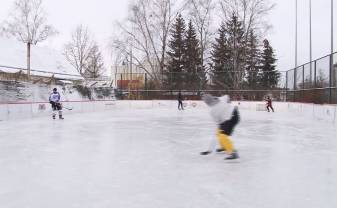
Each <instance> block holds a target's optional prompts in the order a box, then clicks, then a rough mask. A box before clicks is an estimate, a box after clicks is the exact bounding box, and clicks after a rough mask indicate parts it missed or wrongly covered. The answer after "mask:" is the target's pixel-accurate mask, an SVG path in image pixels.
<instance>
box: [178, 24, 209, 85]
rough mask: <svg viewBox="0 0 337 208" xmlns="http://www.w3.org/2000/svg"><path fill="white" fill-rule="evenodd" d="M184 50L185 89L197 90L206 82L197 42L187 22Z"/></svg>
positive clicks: (192, 29) (194, 33) (191, 26)
mask: <svg viewBox="0 0 337 208" xmlns="http://www.w3.org/2000/svg"><path fill="white" fill-rule="evenodd" d="M184 42H185V50H184V55H183V57H184V70H185V72H186V76H185V80H184V81H185V84H186V88H189V89H199V88H200V87H202V86H203V85H204V83H205V82H206V74H205V70H204V67H203V66H202V60H201V49H200V44H199V40H198V39H197V35H196V32H195V28H194V27H193V25H192V21H190V22H189V24H188V28H187V31H186V34H185V41H184Z"/></svg>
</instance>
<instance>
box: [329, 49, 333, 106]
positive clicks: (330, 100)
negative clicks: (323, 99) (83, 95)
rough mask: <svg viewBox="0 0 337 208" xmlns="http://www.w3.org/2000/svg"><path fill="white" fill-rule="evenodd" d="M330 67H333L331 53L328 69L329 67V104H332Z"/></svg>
mask: <svg viewBox="0 0 337 208" xmlns="http://www.w3.org/2000/svg"><path fill="white" fill-rule="evenodd" d="M332 67H333V54H331V55H330V69H329V104H332V87H333V86H332Z"/></svg>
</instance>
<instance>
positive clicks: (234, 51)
mask: <svg viewBox="0 0 337 208" xmlns="http://www.w3.org/2000/svg"><path fill="white" fill-rule="evenodd" d="M218 34H219V37H218V38H216V39H215V44H213V50H212V52H211V55H212V69H213V82H215V83H216V85H217V86H220V87H221V88H224V89H238V88H240V87H241V85H242V83H243V78H244V68H245V65H244V60H245V37H244V30H243V26H242V23H241V22H240V21H239V20H238V18H237V17H236V16H235V15H233V16H232V18H231V19H230V20H228V21H227V22H226V23H223V24H222V25H221V26H220V29H219V30H218Z"/></svg>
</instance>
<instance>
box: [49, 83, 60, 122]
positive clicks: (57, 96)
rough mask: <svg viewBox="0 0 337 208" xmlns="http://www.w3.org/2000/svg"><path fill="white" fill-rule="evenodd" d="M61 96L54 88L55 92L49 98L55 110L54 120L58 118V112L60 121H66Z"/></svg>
mask: <svg viewBox="0 0 337 208" xmlns="http://www.w3.org/2000/svg"><path fill="white" fill-rule="evenodd" d="M60 100H61V95H60V93H59V92H57V89H56V88H54V89H53V92H52V93H51V94H50V96H49V103H50V104H51V107H52V109H53V119H55V117H56V111H58V114H59V119H64V118H63V116H62V105H61V103H60Z"/></svg>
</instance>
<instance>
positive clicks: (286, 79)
mask: <svg viewBox="0 0 337 208" xmlns="http://www.w3.org/2000/svg"><path fill="white" fill-rule="evenodd" d="M286 102H288V71H286Z"/></svg>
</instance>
